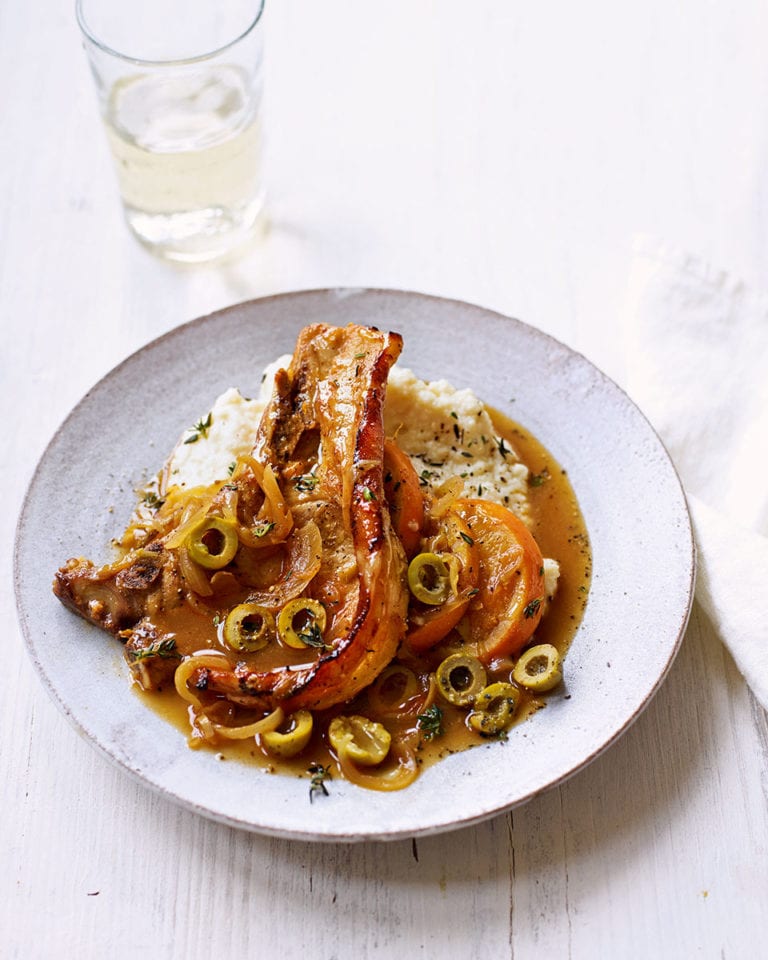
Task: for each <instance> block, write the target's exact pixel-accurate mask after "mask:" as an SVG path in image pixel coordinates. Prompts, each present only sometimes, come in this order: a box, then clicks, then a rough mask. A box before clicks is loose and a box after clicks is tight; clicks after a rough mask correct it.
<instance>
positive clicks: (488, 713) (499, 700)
mask: <svg viewBox="0 0 768 960" xmlns="http://www.w3.org/2000/svg"><path fill="white" fill-rule="evenodd" d="M518 699H519V691H518V689H517V687H514V686H512V684H511V683H492V684H490V686H488V687H486V688H485V690H483V691H482V692H481V693H480V694H479V696H477V697H476V698H475V709H474V711H473V712H472V713H470V715H469V717H468V718H467V722H468V723H469V725H470V727H471V728H472V729H473V730H475V731H476V732H477V733H482V734H483V735H484V736H491V735H492V734H494V733H501V731H502V730H506V729H507V727H508V726H509V725H510V723H512V720H513V719H514V716H515V710H517V702H518Z"/></svg>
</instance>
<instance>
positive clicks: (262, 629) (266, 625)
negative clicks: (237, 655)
mask: <svg viewBox="0 0 768 960" xmlns="http://www.w3.org/2000/svg"><path fill="white" fill-rule="evenodd" d="M274 632H275V618H274V617H273V616H272V614H271V613H270V612H269V610H267V608H266V607H262V606H260V605H259V604H258V603H239V604H238V605H237V606H236V607H233V608H232V609H231V610H230V611H229V613H228V614H227V618H226V620H225V621H224V628H223V630H222V633H223V636H224V640H225V642H226V643H227V644H228V645H229V646H230V647H231V648H232V649H233V650H242V651H245V652H246V653H253V652H254V651H255V650H261V648H262V647H266V645H267V644H268V643H269V639H270V637H271V636H273V635H274Z"/></svg>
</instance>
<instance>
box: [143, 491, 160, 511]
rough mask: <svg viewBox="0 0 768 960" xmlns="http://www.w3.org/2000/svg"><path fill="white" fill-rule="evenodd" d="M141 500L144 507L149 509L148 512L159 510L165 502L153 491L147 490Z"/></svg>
mask: <svg viewBox="0 0 768 960" xmlns="http://www.w3.org/2000/svg"><path fill="white" fill-rule="evenodd" d="M141 499H142V502H143V503H144V505H145V506H147V507H149V509H150V510H159V509H160V507H162V505H163V504H164V503H165V500H163V499H162V498H161V497H158V495H157V494H156V493H155V491H154V490H147V491H146V493H145V494H144V496H143V497H142V498H141Z"/></svg>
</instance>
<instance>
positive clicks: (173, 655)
mask: <svg viewBox="0 0 768 960" xmlns="http://www.w3.org/2000/svg"><path fill="white" fill-rule="evenodd" d="M129 653H130V657H131V660H132V661H133V662H134V663H137V662H138V661H139V660H148V659H149V658H150V657H161V658H162V659H163V660H180V659H181V654H180V653H179V652H178V651H177V650H176V641H175V640H174V638H173V637H167V638H166V639H165V640H155V641H154V643H150V644H149V646H147V647H142V649H141V650H131V651H130V652H129Z"/></svg>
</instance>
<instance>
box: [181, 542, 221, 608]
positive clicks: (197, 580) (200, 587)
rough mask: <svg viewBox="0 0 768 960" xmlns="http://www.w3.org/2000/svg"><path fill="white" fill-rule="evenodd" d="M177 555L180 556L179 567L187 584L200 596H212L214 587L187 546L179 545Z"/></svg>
mask: <svg viewBox="0 0 768 960" xmlns="http://www.w3.org/2000/svg"><path fill="white" fill-rule="evenodd" d="M176 556H177V557H178V558H179V568H180V569H181V575H182V576H183V577H184V580H185V582H186V584H187V586H188V587H189V588H190V589H191V590H194V592H195V593H196V594H197V595H198V596H200V597H210V596H211V594H212V593H213V587H212V586H211V585H210V583H209V582H208V577H206V575H205V574H204V573H203V571H202V570H201V569H200V567H198V565H197V564H196V563H195V561H194V560H193V559H192V558H191V557H190V555H189V551H188V550H187V548H186V547H179V549H178V550H177V551H176Z"/></svg>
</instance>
